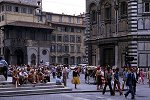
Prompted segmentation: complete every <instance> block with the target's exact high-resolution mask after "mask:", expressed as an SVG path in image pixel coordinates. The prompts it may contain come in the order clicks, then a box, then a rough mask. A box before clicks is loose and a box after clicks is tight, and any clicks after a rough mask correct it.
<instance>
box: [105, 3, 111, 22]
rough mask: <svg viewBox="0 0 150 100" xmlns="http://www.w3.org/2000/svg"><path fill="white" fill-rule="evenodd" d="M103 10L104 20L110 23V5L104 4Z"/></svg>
mask: <svg viewBox="0 0 150 100" xmlns="http://www.w3.org/2000/svg"><path fill="white" fill-rule="evenodd" d="M104 10H105V20H106V21H110V20H111V4H109V3H106V4H105V9H104Z"/></svg>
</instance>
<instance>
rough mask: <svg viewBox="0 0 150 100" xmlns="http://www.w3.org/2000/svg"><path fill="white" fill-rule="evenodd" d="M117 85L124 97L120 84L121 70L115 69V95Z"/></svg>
mask: <svg viewBox="0 0 150 100" xmlns="http://www.w3.org/2000/svg"><path fill="white" fill-rule="evenodd" d="M116 85H117V88H118V90H119V92H120V95H122V94H123V93H122V90H121V89H120V82H119V68H116V69H115V73H114V89H113V90H114V93H115V90H116Z"/></svg>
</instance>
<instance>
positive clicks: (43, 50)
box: [0, 0, 85, 65]
mask: <svg viewBox="0 0 150 100" xmlns="http://www.w3.org/2000/svg"><path fill="white" fill-rule="evenodd" d="M7 1H9V0H7ZM37 1H38V0H31V1H30V0H29V1H28V2H27V0H25V1H24V0H23V1H22V2H21V3H20V2H19V3H18V2H17V1H14V0H12V1H9V2H5V3H1V5H0V8H2V6H4V10H3V11H1V12H0V26H4V27H5V28H6V29H5V31H4V30H2V32H1V34H0V35H1V36H2V38H1V39H2V40H1V41H3V40H4V37H5V44H3V43H2V42H1V43H2V44H3V45H0V46H1V50H2V48H3V47H5V48H6V47H7V46H8V48H7V49H8V51H9V50H10V53H8V54H7V55H11V57H8V58H10V60H11V61H12V64H16V63H17V61H16V60H14V58H15V57H13V56H15V54H16V53H15V51H16V50H20V52H21V51H22V53H24V54H23V55H22V56H23V57H24V59H23V60H24V63H27V64H32V63H34V64H36V65H38V64H40V63H41V61H42V62H43V63H45V62H49V63H52V62H51V61H52V58H51V57H53V56H55V57H56V58H55V62H54V63H57V64H59V63H58V57H62V63H61V64H63V63H64V60H65V58H68V64H70V61H71V57H75V61H74V64H77V60H78V57H81V58H80V63H84V62H83V59H84V57H85V47H84V37H83V35H84V32H85V26H84V23H83V21H84V16H83V15H84V14H83V15H79V16H75V15H65V14H56V13H49V12H42V4H41V3H40V5H37ZM41 1H42V0H41ZM12 2H15V3H12ZM32 2H34V3H32ZM6 5H7V6H8V5H9V7H10V6H11V7H10V8H6ZM15 7H17V8H16V9H17V11H14V8H15ZM22 8H25V9H27V10H26V11H25V12H23V11H22ZM29 8H32V9H33V13H28V9H29ZM6 9H7V10H6ZM47 14H50V15H51V19H48V17H47ZM2 16H3V18H2ZM60 18H62V19H61V20H62V21H61V20H60ZM15 21H22V22H33V23H41V24H46V25H49V27H53V28H54V31H53V33H51V32H49V33H48V31H47V30H46V29H43V28H39V29H37V28H30V27H22V28H20V26H16V27H15V26H13V27H12V26H8V27H7V24H8V23H11V22H15ZM58 23H59V24H58ZM58 26H62V27H66V26H67V27H71V28H74V29H77V31H76V32H75V31H74V32H62V31H58V30H57V28H56V27H58ZM18 33H20V34H21V35H22V37H18V35H17V34H18ZM52 35H55V36H57V35H62V36H64V35H68V36H70V35H74V36H75V40H76V36H80V40H81V41H80V42H74V43H73V42H72V43H71V42H70V41H68V42H63V41H62V42H58V41H52V40H53V37H52ZM44 36H46V38H45V37H44ZM18 38H19V40H18ZM69 39H70V38H69ZM13 41H15V42H13ZM17 41H20V42H19V43H17ZM52 44H53V45H55V46H57V45H58V44H61V45H62V46H64V45H68V46H69V52H67V53H65V52H64V51H62V52H52V51H51V45H52ZM71 45H74V52H71V48H70V47H71ZM78 45H79V46H80V50H78V47H77V46H78ZM11 48H13V50H12V49H11ZM56 49H57V48H56ZM4 54H5V53H2V55H4ZM15 59H16V58H15Z"/></svg>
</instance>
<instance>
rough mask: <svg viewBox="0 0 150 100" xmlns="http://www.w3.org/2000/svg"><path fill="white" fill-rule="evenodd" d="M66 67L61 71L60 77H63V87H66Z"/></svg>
mask: <svg viewBox="0 0 150 100" xmlns="http://www.w3.org/2000/svg"><path fill="white" fill-rule="evenodd" d="M67 70H68V68H67V67H64V69H63V71H62V77H63V83H64V86H67Z"/></svg>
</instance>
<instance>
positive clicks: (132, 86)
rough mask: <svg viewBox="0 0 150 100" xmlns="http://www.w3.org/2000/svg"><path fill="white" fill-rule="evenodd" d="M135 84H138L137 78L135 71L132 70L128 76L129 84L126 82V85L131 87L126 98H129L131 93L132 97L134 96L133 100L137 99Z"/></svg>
mask: <svg viewBox="0 0 150 100" xmlns="http://www.w3.org/2000/svg"><path fill="white" fill-rule="evenodd" d="M135 82H136V78H135V76H134V73H133V69H132V68H130V70H129V73H128V76H127V82H126V85H127V86H128V87H129V89H128V91H127V92H126V93H125V94H124V95H125V98H127V96H128V95H129V93H131V95H132V97H131V99H134V98H135V94H134V85H135Z"/></svg>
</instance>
